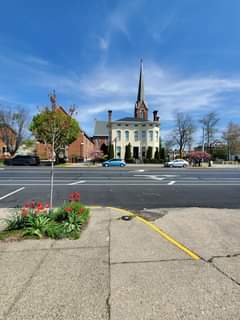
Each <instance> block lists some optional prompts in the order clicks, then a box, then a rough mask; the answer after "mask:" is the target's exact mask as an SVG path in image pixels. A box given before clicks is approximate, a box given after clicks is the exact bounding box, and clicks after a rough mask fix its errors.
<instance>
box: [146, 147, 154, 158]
mask: <svg viewBox="0 0 240 320" xmlns="http://www.w3.org/2000/svg"><path fill="white" fill-rule="evenodd" d="M152 151H153V149H152V147H148V149H147V156H146V158H147V159H148V160H151V159H152V153H153V152H152Z"/></svg>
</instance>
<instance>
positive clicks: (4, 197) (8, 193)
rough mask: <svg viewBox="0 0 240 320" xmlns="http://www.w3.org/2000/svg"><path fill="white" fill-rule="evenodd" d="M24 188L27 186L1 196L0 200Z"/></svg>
mask: <svg viewBox="0 0 240 320" xmlns="http://www.w3.org/2000/svg"><path fill="white" fill-rule="evenodd" d="M23 189H25V188H24V187H22V188H19V189H17V190H15V191H13V192H10V193H8V194H6V195H5V196H3V197H1V198H0V200H3V199H5V198H7V197H10V196H11V195H13V194H15V193H17V192H20V191H22V190H23Z"/></svg>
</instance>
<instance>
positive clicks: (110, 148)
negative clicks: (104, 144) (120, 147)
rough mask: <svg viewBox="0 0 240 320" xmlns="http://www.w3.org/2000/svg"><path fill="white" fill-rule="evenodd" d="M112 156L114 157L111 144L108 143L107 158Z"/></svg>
mask: <svg viewBox="0 0 240 320" xmlns="http://www.w3.org/2000/svg"><path fill="white" fill-rule="evenodd" d="M113 158H114V149H113V144H110V145H109V146H108V159H113Z"/></svg>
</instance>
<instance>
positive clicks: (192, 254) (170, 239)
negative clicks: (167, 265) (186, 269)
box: [108, 207, 201, 260]
mask: <svg viewBox="0 0 240 320" xmlns="http://www.w3.org/2000/svg"><path fill="white" fill-rule="evenodd" d="M108 208H110V209H113V210H115V211H119V212H123V213H125V214H127V215H130V216H134V217H136V219H137V220H139V221H141V222H143V223H144V224H146V225H147V226H148V227H149V228H151V229H152V230H154V231H155V232H157V233H158V234H160V235H161V236H162V238H164V239H165V240H167V241H168V242H170V243H171V244H173V245H174V246H176V247H177V248H179V249H180V250H182V251H184V252H185V253H186V254H187V255H189V256H190V257H191V258H192V259H193V260H200V259H201V258H200V257H199V256H198V255H197V254H196V253H195V252H193V251H192V250H191V249H189V248H187V247H186V246H185V245H183V244H182V243H180V242H179V241H177V240H176V239H174V238H173V237H171V236H170V235H169V234H168V233H166V232H165V231H164V230H163V229H160V228H159V227H157V226H155V225H154V224H152V223H151V222H149V221H147V220H145V219H144V218H142V217H140V216H138V215H136V214H134V213H132V212H130V211H128V210H125V209H120V208H115V207H108Z"/></svg>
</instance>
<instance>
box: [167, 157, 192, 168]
mask: <svg viewBox="0 0 240 320" xmlns="http://www.w3.org/2000/svg"><path fill="white" fill-rule="evenodd" d="M187 166H189V163H188V162H187V161H186V160H183V159H175V160H172V161H168V162H165V163H164V167H170V168H185V167H187Z"/></svg>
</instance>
